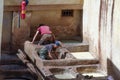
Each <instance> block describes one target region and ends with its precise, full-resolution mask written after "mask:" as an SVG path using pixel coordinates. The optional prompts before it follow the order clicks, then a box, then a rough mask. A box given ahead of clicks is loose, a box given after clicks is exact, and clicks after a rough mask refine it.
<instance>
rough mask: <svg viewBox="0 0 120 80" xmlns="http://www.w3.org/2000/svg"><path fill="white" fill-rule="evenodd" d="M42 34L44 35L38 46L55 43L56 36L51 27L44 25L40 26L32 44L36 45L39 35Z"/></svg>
mask: <svg viewBox="0 0 120 80" xmlns="http://www.w3.org/2000/svg"><path fill="white" fill-rule="evenodd" d="M38 34H40V35H42V37H41V39H40V41H39V43H38V44H40V45H41V44H50V43H54V42H55V36H54V34H53V33H52V31H51V30H50V28H49V26H47V25H44V24H40V25H39V27H38V29H37V31H36V33H35V35H34V37H33V40H32V43H34V41H35V39H36V37H37V35H38Z"/></svg>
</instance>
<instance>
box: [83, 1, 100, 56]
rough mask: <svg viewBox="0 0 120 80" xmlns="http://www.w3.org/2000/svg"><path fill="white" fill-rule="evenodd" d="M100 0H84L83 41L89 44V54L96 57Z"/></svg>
mask: <svg viewBox="0 0 120 80" xmlns="http://www.w3.org/2000/svg"><path fill="white" fill-rule="evenodd" d="M99 8H100V0H92V1H90V0H84V6H83V41H84V42H87V43H89V46H90V49H89V50H90V52H91V53H93V54H96V56H97V57H98V55H99V54H98V39H99V27H98V26H99Z"/></svg>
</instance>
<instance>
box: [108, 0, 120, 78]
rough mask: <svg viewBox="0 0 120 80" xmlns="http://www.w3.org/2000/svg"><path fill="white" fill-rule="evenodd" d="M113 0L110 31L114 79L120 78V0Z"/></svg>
mask: <svg viewBox="0 0 120 80" xmlns="http://www.w3.org/2000/svg"><path fill="white" fill-rule="evenodd" d="M113 1H114V11H113V28H112V30H113V32H112V54H111V55H112V57H111V59H110V60H111V62H112V66H113V68H112V71H113V74H114V76H115V77H116V79H115V80H119V79H120V76H119V74H120V31H119V30H120V0H113Z"/></svg>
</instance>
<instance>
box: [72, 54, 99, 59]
mask: <svg viewBox="0 0 120 80" xmlns="http://www.w3.org/2000/svg"><path fill="white" fill-rule="evenodd" d="M70 54H71V55H72V56H73V57H74V58H75V59H79V60H97V61H98V59H97V58H95V57H94V56H93V55H92V54H91V53H90V52H71V53H70Z"/></svg>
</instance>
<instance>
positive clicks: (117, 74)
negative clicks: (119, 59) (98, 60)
mask: <svg viewBox="0 0 120 80" xmlns="http://www.w3.org/2000/svg"><path fill="white" fill-rule="evenodd" d="M107 69H108V75H111V76H113V77H114V80H119V79H120V71H119V69H118V68H117V67H116V66H115V65H114V64H113V62H112V61H111V60H110V59H107Z"/></svg>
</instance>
